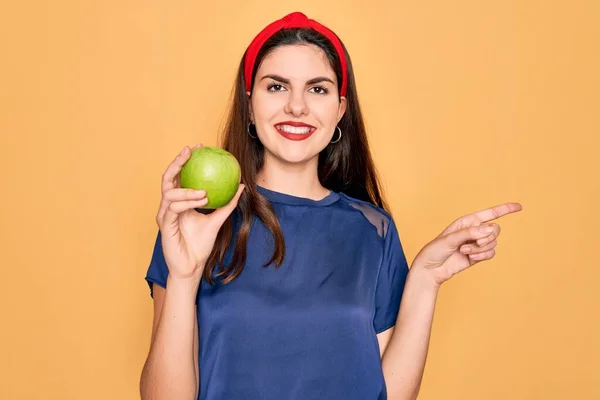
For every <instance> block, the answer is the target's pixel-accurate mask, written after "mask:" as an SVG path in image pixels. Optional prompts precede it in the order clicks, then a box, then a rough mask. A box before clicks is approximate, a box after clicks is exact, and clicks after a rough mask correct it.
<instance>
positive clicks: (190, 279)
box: [167, 271, 202, 298]
mask: <svg viewBox="0 0 600 400" xmlns="http://www.w3.org/2000/svg"><path fill="white" fill-rule="evenodd" d="M201 280H202V271H200V272H199V273H194V274H193V275H190V276H187V277H178V276H175V275H172V274H169V275H168V276H167V289H168V290H170V291H176V292H178V293H182V294H189V295H191V296H193V297H194V298H195V297H196V293H197V292H198V287H199V286H200V281H201Z"/></svg>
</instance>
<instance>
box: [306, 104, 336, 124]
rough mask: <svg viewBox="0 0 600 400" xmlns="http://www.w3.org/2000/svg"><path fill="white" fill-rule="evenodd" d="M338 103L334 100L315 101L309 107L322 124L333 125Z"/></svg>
mask: <svg viewBox="0 0 600 400" xmlns="http://www.w3.org/2000/svg"><path fill="white" fill-rule="evenodd" d="M338 110H339V103H338V102H337V101H336V100H333V101H331V100H327V101H318V102H317V101H315V102H314V104H312V107H311V113H312V114H313V115H314V116H315V118H317V120H318V121H319V122H320V123H321V124H322V125H323V126H328V127H335V126H336V124H337V118H338Z"/></svg>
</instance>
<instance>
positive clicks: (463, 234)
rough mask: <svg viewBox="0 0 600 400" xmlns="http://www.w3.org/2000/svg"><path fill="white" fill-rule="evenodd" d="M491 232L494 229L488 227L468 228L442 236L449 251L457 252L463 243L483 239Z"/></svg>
mask: <svg viewBox="0 0 600 400" xmlns="http://www.w3.org/2000/svg"><path fill="white" fill-rule="evenodd" d="M493 231H494V228H493V227H491V226H488V225H482V226H470V227H468V228H463V229H461V230H459V231H456V232H452V233H450V234H448V235H446V236H444V238H443V240H444V241H445V242H446V244H447V246H448V247H449V248H450V250H457V249H458V248H459V247H460V246H461V245H463V244H464V243H465V242H467V241H469V240H473V241H476V240H478V239H481V238H484V237H486V236H489V235H490V234H491V233H492V232H493Z"/></svg>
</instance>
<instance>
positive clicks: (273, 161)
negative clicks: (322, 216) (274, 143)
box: [256, 152, 329, 200]
mask: <svg viewBox="0 0 600 400" xmlns="http://www.w3.org/2000/svg"><path fill="white" fill-rule="evenodd" d="M318 165H319V157H318V156H316V157H313V159H311V160H309V161H308V162H303V163H288V162H285V161H283V160H280V159H277V158H276V157H273V156H272V155H270V154H268V152H265V163H264V165H263V168H262V169H261V170H260V171H259V173H258V176H257V179H256V184H257V185H259V186H262V187H264V188H266V189H269V190H273V191H275V192H280V193H285V194H289V195H292V196H297V197H305V198H309V199H313V200H320V199H322V198H324V197H326V196H327V195H328V194H329V190H328V189H326V188H324V187H323V185H321V182H319V176H318V171H317V168H318Z"/></svg>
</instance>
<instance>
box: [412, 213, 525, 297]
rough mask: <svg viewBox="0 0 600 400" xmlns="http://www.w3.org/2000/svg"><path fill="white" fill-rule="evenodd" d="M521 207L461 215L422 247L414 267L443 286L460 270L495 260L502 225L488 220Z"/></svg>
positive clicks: (437, 284) (413, 268) (436, 283)
mask: <svg viewBox="0 0 600 400" xmlns="http://www.w3.org/2000/svg"><path fill="white" fill-rule="evenodd" d="M521 210H522V206H521V205H520V204H519V203H506V204H502V205H499V206H496V207H492V208H488V209H486V210H482V211H478V212H475V213H473V214H468V215H465V216H463V217H460V218H458V219H457V220H456V221H454V222H453V223H452V224H450V226H448V227H447V228H446V229H445V230H444V231H443V232H442V233H441V234H440V235H439V236H438V237H436V238H435V239H434V240H433V241H431V242H430V243H428V244H427V245H426V246H425V247H423V249H421V251H420V252H419V253H418V254H417V256H416V257H415V259H414V261H413V264H412V267H411V270H415V272H417V271H419V272H421V273H423V272H424V273H425V274H426V275H427V276H428V277H429V278H431V281H432V283H433V284H434V285H436V286H439V285H441V284H442V283H444V282H445V281H447V280H448V279H450V278H451V277H452V276H453V275H455V274H457V273H459V272H460V271H463V270H465V269H467V268H469V267H471V266H472V265H475V264H477V263H478V262H481V261H484V260H489V259H491V258H492V257H494V255H495V254H496V250H495V248H496V245H497V239H498V236H499V235H500V226H499V225H498V224H495V223H488V222H489V221H493V220H495V219H498V218H500V217H503V216H504V215H507V214H511V213H515V212H518V211H521ZM486 229H487V230H486Z"/></svg>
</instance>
